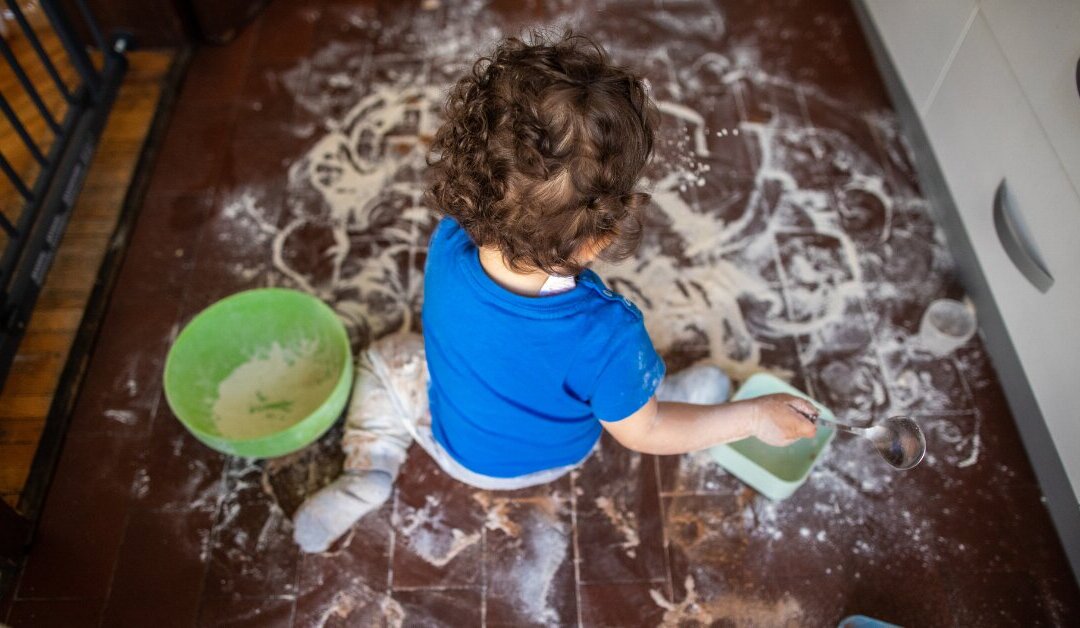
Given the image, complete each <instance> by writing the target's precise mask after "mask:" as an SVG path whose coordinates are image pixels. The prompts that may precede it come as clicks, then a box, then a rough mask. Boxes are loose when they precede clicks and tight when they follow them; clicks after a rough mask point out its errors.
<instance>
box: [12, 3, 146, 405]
mask: <svg viewBox="0 0 1080 628" xmlns="http://www.w3.org/2000/svg"><path fill="white" fill-rule="evenodd" d="M5 1H6V4H7V9H8V11H10V14H11V17H12V19H13V20H14V21H15V22H16V23H17V24H18V27H19V30H20V31H21V32H22V35H23V36H24V37H25V38H26V41H27V43H29V45H30V48H31V49H32V54H30V53H29V52H30V51H25V52H26V54H23V55H22V57H23V58H22V59H20V55H18V54H16V52H15V51H14V50H13V49H12V47H11V45H9V43H8V41H7V39H6V37H0V56H2V57H3V63H4V64H6V65H7V69H8V70H10V72H11V74H12V75H13V76H14V78H15V82H17V83H18V88H19V89H20V90H21V91H22V92H23V94H24V95H25V96H26V97H28V98H29V101H30V103H31V105H32V107H29V108H28V107H24V109H30V111H32V112H36V113H37V115H38V116H40V118H41V120H43V121H44V124H45V127H46V130H45V133H44V139H45V141H38V140H35V137H34V134H32V133H31V132H30V130H29V128H28V126H27V123H26V119H25V112H24V116H20V115H19V112H18V111H16V109H15V108H14V107H13V105H12V102H13V97H12V95H10V94H3V93H0V113H3V116H4V118H5V119H6V120H7V122H8V124H9V125H10V126H11V127H12V128H13V129H14V131H15V134H16V135H17V136H18V138H19V141H20V143H21V144H22V145H23V146H24V147H25V148H26V150H27V151H28V153H29V155H30V157H31V159H32V160H33V162H35V163H36V165H37V167H38V168H37V174H36V177H34V179H33V180H32V181H29V180H27V179H25V178H24V175H21V174H20V173H19V172H18V170H17V169H16V167H15V166H14V165H13V163H12V161H11V160H9V158H8V157H9V156H8V155H5V154H4V150H6V149H8V148H9V147H6V146H5V147H3V149H0V171H3V174H4V177H3V179H6V180H7V182H8V183H9V184H10V185H11V187H12V188H13V190H14V192H15V194H17V195H18V196H17V197H16V198H17V199H21V203H20V204H21V210H20V211H18V212H17V213H16V212H10V210H8V211H4V210H2V209H0V232H2V236H6V244H5V245H4V246H3V253H2V254H0V387H2V386H3V383H4V381H5V380H6V379H7V374H8V371H9V369H10V367H11V363H12V361H13V360H14V358H15V354H16V351H17V350H18V346H19V342H20V341H21V340H22V337H23V334H24V333H25V330H26V325H27V322H28V321H29V319H30V314H31V312H32V310H33V308H34V304H35V303H36V302H37V298H38V295H39V293H40V292H41V287H42V285H43V284H44V282H45V276H46V274H47V272H48V270H49V268H50V266H51V265H52V262H53V258H54V257H55V255H56V250H57V248H58V247H59V245H60V240H61V238H62V237H63V234H64V231H65V229H66V227H67V223H68V220H69V218H70V217H71V211H72V209H73V207H74V205H75V200H76V197H77V196H78V194H79V192H80V190H81V189H82V184H83V181H84V179H85V178H86V172H87V170H88V169H89V166H90V160H91V159H92V158H93V155H94V151H95V149H96V147H97V144H98V141H99V139H100V137H101V132H102V130H103V129H104V127H105V121H106V119H107V118H108V115H109V111H110V110H111V109H112V106H113V102H114V101H115V99H116V93H117V90H118V88H119V86H120V82H121V80H122V78H123V75H124V72H125V71H126V69H127V61H126V59H125V56H124V53H125V51H126V50H127V48H128V46H129V45H130V41H129V39H128V38H127V37H126V36H123V35H114V36H112V37H111V38H110V39H109V41H106V40H105V38H104V36H103V34H102V32H101V29H100V28H99V27H98V24H97V22H96V21H95V20H94V17H93V15H92V14H91V12H90V9H89V7H88V6H87V4H86V0H74V1H73V2H64V3H61V2H60V1H58V0H40V4H41V9H42V11H43V13H44V14H45V16H46V18H47V20H48V25H47V28H49V29H51V31H52V33H54V34H55V36H56V38H57V39H58V40H59V41H60V43H61V45H62V47H63V54H62V55H57V57H58V58H53V57H52V56H50V54H49V53H48V51H47V50H46V47H45V46H43V45H42V41H41V39H40V38H39V37H38V33H37V32H35V29H34V27H33V25H31V24H30V22H29V21H28V19H27V17H26V15H25V14H24V12H23V11H22V10H21V8H20V6H19V3H18V0H5ZM72 4H74V6H75V7H76V8H77V9H78V14H79V15H78V17H77V19H80V20H81V21H82V22H83V24H84V25H85V27H86V32H88V33H89V35H90V39H91V40H92V43H93V44H94V45H96V47H97V48H98V50H99V51H100V52H101V57H102V60H101V62H100V64H99V65H100V67H98V65H95V63H94V61H93V60H92V59H91V56H90V53H89V52H88V51H87V47H86V45H85V44H84V43H83V42H82V40H81V39H80V37H79V34H78V33H77V32H76V31H75V29H74V28H73V26H72V18H73V17H74V16H71V15H70V14H69V12H68V11H66V10H65V8H64V7H65V6H71V5H72ZM34 58H36V60H37V63H40V64H41V66H43V67H44V69H45V73H46V74H47V75H48V78H47V79H45V80H44V81H42V80H39V84H35V82H34V80H32V78H31V77H30V75H29V74H28V73H27V70H26V64H27V63H28V62H29V61H32V60H33V59H34ZM61 66H63V67H70V68H73V69H74V73H75V78H74V80H73V81H71V83H74V84H69V82H68V81H65V80H64V78H63V77H62V76H61V72H60V71H59V69H58V68H59V67H61ZM0 67H2V66H0ZM49 82H51V83H52V87H55V89H56V91H57V93H58V94H59V95H60V97H61V98H60V100H61V101H62V102H61V103H60V104H61V110H60V111H53V110H52V109H51V108H50V107H49V106H48V104H47V103H46V102H45V99H44V98H43V97H42V93H43V91H44V88H45V87H46V86H47V85H45V84H41V83H46V84H47V83H49ZM50 89H51V87H50ZM39 139H40V138H39ZM45 146H47V148H46V147H45ZM9 212H10V213H9Z"/></svg>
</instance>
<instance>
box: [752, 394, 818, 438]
mask: <svg viewBox="0 0 1080 628" xmlns="http://www.w3.org/2000/svg"><path fill="white" fill-rule="evenodd" d="M752 404H753V417H754V436H756V437H757V438H758V439H760V440H761V441H763V442H765V443H767V444H769V445H773V446H775V447H783V446H785V445H790V444H791V443H793V442H795V441H797V440H799V439H800V438H813V437H814V435H815V434H816V433H817V425H816V424H815V423H814V422H813V421H811V420H810V418H809V417H816V416H817V415H818V409H817V408H816V407H815V406H814V404H812V403H810V402H809V401H807V400H806V399H803V398H802V397H796V396H795V395H786V394H776V395H766V396H764V397H757V398H755V399H753V400H752Z"/></svg>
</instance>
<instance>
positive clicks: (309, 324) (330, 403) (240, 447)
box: [164, 288, 353, 458]
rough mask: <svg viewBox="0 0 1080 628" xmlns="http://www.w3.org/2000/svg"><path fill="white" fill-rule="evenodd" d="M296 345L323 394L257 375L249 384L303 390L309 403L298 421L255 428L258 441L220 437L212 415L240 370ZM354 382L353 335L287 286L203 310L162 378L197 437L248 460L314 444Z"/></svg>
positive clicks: (270, 391)
mask: <svg viewBox="0 0 1080 628" xmlns="http://www.w3.org/2000/svg"><path fill="white" fill-rule="evenodd" d="M298 346H302V347H304V349H303V351H304V354H303V355H304V359H306V360H309V362H310V363H311V364H314V367H313V368H314V370H313V371H312V372H314V373H316V377H318V383H319V385H318V387H317V390H318V391H320V392H318V393H316V394H315V395H314V396H312V394H311V393H310V390H311V388H310V387H307V386H294V387H293V388H289V387H288V386H286V385H284V384H288V383H290V382H281V381H271V380H272V379H273V374H271V375H267V376H266V381H262V379H260V378H253V379H252V380H251V381H253V382H254V383H253V384H252V386H251V387H252V388H260V387H261V388H265V391H266V395H269V396H274V395H277V396H278V397H281V396H282V395H284V396H288V394H289V393H287V392H282V391H283V390H292V389H296V390H301V391H305V392H306V393H307V394H306V397H307V398H306V399H305V400H304V403H303V404H302V405H299V406H297V407H296V408H295V411H294V412H293V414H294V415H299V416H291V417H290V418H289V419H288V420H287V421H283V422H282V423H280V424H279V423H276V422H275V423H274V424H272V425H269V424H266V425H264V424H259V423H254V424H253V425H254V429H253V430H252V431H253V432H259V433H260V435H259V436H257V437H252V438H235V437H234V438H230V437H228V436H225V435H223V434H222V433H221V431H220V430H219V429H218V424H217V422H216V421H215V417H214V407H215V403H216V402H217V401H218V391H219V386H220V385H221V383H222V382H223V381H224V380H226V378H229V377H230V375H232V374H233V372H234V371H236V369H237V368H238V367H241V366H242V365H245V364H250V361H251V360H253V359H262V358H260V357H259V356H265V355H267V354H268V351H270V352H271V353H272V350H271V348H272V347H275V348H276V349H277V351H278V354H279V355H285V353H284V352H283V351H288V350H290V349H289V348H295V347H298ZM281 348H285V349H284V350H282V349H281ZM293 355H295V354H293ZM295 359H297V358H294V360H295ZM277 376H278V377H280V373H278V374H277ZM352 379H353V360H352V354H351V351H350V348H349V337H348V334H347V333H346V331H345V326H344V325H343V324H342V322H341V319H339V318H338V316H337V314H335V313H334V311H333V310H332V309H330V307H329V306H327V305H326V304H325V303H323V302H322V301H320V300H319V299H317V298H315V297H313V296H311V295H308V294H305V293H303V292H298V291H296V290H286V289H282V288H265V289H259V290H249V291H247V292H240V293H238V294H234V295H232V296H230V297H227V298H225V299H222V300H221V301H218V302H217V303H215V304H213V305H211V306H210V307H208V308H207V309H205V310H203V311H202V312H201V313H200V314H199V315H198V316H196V317H195V318H194V319H192V321H191V322H190V323H189V324H188V325H187V327H185V328H184V330H183V331H182V332H181V333H180V335H179V336H178V337H177V339H176V342H174V343H173V346H172V348H171V349H170V350H169V356H168V358H167V360H166V362H165V374H164V383H165V398H166V400H167V401H168V403H169V407H170V408H171V409H172V411H173V413H174V414H176V417H177V418H178V419H179V420H180V422H181V423H182V424H183V425H184V427H186V428H187V429H188V431H190V432H191V433H192V434H193V435H194V436H195V438H197V439H199V440H200V441H202V442H203V443H205V444H206V445H208V446H209V447H212V448H213V449H216V450H218V451H220V452H222V453H226V454H231V455H238V456H244V457H250V458H272V457H276V456H283V455H285V454H289V453H292V452H294V451H297V450H299V449H302V448H303V447H305V446H307V445H309V444H311V443H312V442H314V441H315V440H317V439H318V438H319V437H320V436H322V435H323V434H324V433H325V432H326V430H327V429H329V428H330V426H331V425H333V424H334V421H336V420H337V418H338V417H339V416H341V412H342V410H344V408H345V403H346V402H347V401H348V398H349V392H350V388H351V387H352ZM323 390H325V397H323V396H322V395H323V393H322V392H321V391H323ZM259 394H262V393H259ZM298 394H300V393H298ZM273 401H277V403H276V404H269V405H268V407H269V406H273V405H278V406H281V404H291V403H292V401H289V400H288V399H282V400H279V399H278V398H277V397H275V398H274V399H273ZM297 403H300V402H297ZM245 407H246V406H245ZM283 407H291V406H289V405H285V406H283ZM249 413H251V414H253V415H256V416H257V417H262V416H263V415H265V414H266V412H265V411H263V412H262V414H258V413H257V412H256V409H255V408H254V407H252V409H251V410H249ZM244 420H246V421H247V420H249V419H248V418H245V419H244ZM260 420H261V418H260ZM249 424H250V423H249Z"/></svg>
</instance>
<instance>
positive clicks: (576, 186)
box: [429, 35, 657, 274]
mask: <svg viewBox="0 0 1080 628" xmlns="http://www.w3.org/2000/svg"><path fill="white" fill-rule="evenodd" d="M656 119H657V116H656V114H655V107H654V106H653V105H652V103H651V102H650V100H649V97H648V95H647V94H646V91H645V87H644V84H643V82H642V80H641V79H640V78H639V77H638V76H636V75H635V74H633V73H632V72H630V71H629V70H627V69H626V68H621V67H618V66H615V65H612V64H611V62H610V61H609V60H608V58H607V55H606V54H605V53H604V51H603V49H601V48H600V47H599V46H598V45H596V44H594V43H593V42H591V41H590V40H588V39H586V38H584V37H581V36H574V35H567V36H564V37H562V38H561V39H559V40H558V41H555V42H547V41H545V40H544V39H543V38H542V37H538V36H537V37H534V41H533V42H531V43H525V42H523V41H521V40H519V39H516V38H511V39H507V40H504V41H503V42H501V43H500V44H499V45H498V46H497V47H496V48H495V50H494V52H492V53H491V56H489V57H484V58H482V59H480V60H479V61H477V62H476V64H475V65H474V66H473V71H472V73H471V74H469V75H467V76H465V77H464V78H462V79H461V80H460V81H458V83H457V84H456V85H455V86H454V87H453V89H452V90H451V91H450V95H449V98H448V100H447V105H446V121H445V122H444V123H443V125H442V127H441V128H440V129H439V131H438V133H436V135H435V140H434V143H433V145H432V150H433V153H434V155H435V158H434V159H433V161H432V166H433V171H434V172H433V174H434V182H433V183H432V185H431V188H430V189H429V195H430V196H429V199H430V201H431V202H432V203H433V204H434V207H435V209H438V210H440V211H442V212H445V213H446V214H448V215H450V216H453V217H454V218H455V219H456V220H457V221H458V222H459V223H460V224H461V226H462V227H463V228H464V229H465V230H466V231H467V232H468V233H469V235H470V236H471V237H472V239H473V241H474V242H475V243H476V244H477V245H479V246H490V247H495V248H497V249H499V250H500V251H501V252H502V254H503V257H504V259H505V261H506V262H507V263H508V264H509V265H510V266H511V267H512V268H514V269H516V270H535V269H540V270H543V271H545V272H548V273H558V274H576V273H577V272H579V271H580V270H581V268H582V267H583V266H584V264H585V263H587V262H588V261H589V260H590V259H591V258H593V257H595V256H596V255H597V254H598V253H600V251H601V250H602V251H603V252H602V254H601V255H602V257H604V258H605V259H609V260H615V259H622V258H625V257H627V256H629V255H630V254H632V253H633V252H634V250H635V249H636V247H637V244H638V242H639V240H640V234H641V225H642V212H643V211H644V208H645V205H646V204H647V203H648V200H649V196H648V195H647V194H644V193H641V192H637V191H635V190H634V186H635V184H636V183H637V180H638V177H639V176H640V174H641V171H642V169H643V168H644V167H645V164H646V162H647V160H648V158H649V155H650V154H651V152H652V144H653V127H654V126H655V123H656Z"/></svg>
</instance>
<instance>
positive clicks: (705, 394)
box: [342, 334, 730, 491]
mask: <svg viewBox="0 0 1080 628" xmlns="http://www.w3.org/2000/svg"><path fill="white" fill-rule="evenodd" d="M428 377H429V376H428V370H427V360H426V358H425V356H424V341H423V338H421V337H420V336H419V335H417V334H396V335H393V336H388V337H386V338H383V339H381V340H379V341H377V342H375V343H374V344H372V346H371V348H370V349H368V350H367V351H365V352H364V353H363V354H362V355H361V356H360V360H359V361H358V364H357V374H356V384H355V386H354V388H353V396H352V401H351V402H350V403H349V412H348V416H347V417H346V422H345V435H344V437H343V438H342V448H343V449H344V450H345V472H346V473H349V472H359V471H369V470H375V471H382V472H384V473H387V474H389V475H390V477H392V478H396V477H397V475H398V472H399V471H400V469H401V465H402V463H404V462H405V456H406V454H407V451H408V449H409V445H410V444H411V443H412V442H413V441H415V442H416V443H418V444H419V445H420V446H421V447H423V448H424V451H426V452H427V453H428V455H429V456H431V457H432V458H433V459H434V460H435V462H436V463H437V464H438V465H439V467H441V468H442V470H443V471H445V472H446V473H447V475H449V476H450V477H452V478H454V479H456V480H458V481H461V482H464V483H465V484H469V485H471V486H475V487H476V488H479V489H484V490H493V491H511V490H516V489H520V488H525V487H528V486H536V485H538V484H546V483H548V482H551V481H553V480H556V479H558V478H560V477H562V476H564V475H566V474H567V473H569V472H570V471H572V470H574V469H575V468H577V467H578V466H580V465H581V464H582V463H584V462H585V460H587V459H588V457H589V455H591V454H592V451H590V452H589V453H588V454H585V457H584V458H582V459H581V460H579V461H578V462H576V463H574V464H570V465H566V466H563V467H556V468H554V469H544V470H542V471H536V472H534V473H529V474H526V475H519V476H517V477H512V478H498V477H492V476H489V475H484V474H482V473H477V472H475V471H472V470H470V469H468V468H466V467H465V466H464V465H462V464H461V463H460V462H458V461H457V460H455V459H454V458H453V457H452V456H451V455H450V454H449V453H447V451H446V450H445V449H444V448H443V446H442V445H440V444H439V442H438V441H436V440H435V437H434V436H433V435H432V433H431V412H430V409H429V408H428V391H427V388H428ZM729 386H730V383H729V381H728V378H727V376H726V375H725V374H724V373H723V371H721V370H720V369H719V368H717V367H715V366H712V365H700V366H696V367H693V368H689V369H686V370H684V371H682V372H680V373H679V374H677V375H675V376H672V377H667V378H665V380H664V382H663V383H662V384H661V385H660V388H659V389H658V390H657V398H659V399H660V400H661V401H681V402H686V403H699V404H713V403H722V402H724V401H726V400H727V394H728V388H729ZM595 449H596V448H595V447H594V448H593V450H594V451H595Z"/></svg>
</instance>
